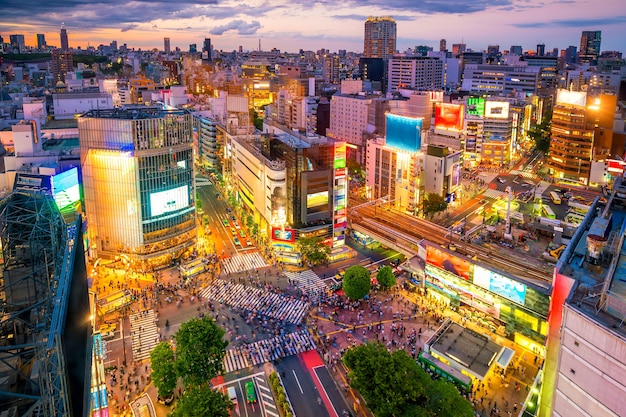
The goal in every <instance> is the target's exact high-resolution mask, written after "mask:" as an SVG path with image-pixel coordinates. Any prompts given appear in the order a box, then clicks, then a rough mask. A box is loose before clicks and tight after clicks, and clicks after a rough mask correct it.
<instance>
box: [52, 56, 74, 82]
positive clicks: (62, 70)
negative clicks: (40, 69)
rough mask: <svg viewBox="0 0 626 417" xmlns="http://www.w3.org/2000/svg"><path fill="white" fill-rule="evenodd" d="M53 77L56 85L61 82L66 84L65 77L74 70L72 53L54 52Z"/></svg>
mask: <svg viewBox="0 0 626 417" xmlns="http://www.w3.org/2000/svg"><path fill="white" fill-rule="evenodd" d="M51 63H52V76H53V78H54V83H58V82H59V81H63V82H65V75H66V74H67V73H68V72H71V71H72V69H73V68H74V62H73V61H72V53H71V52H67V51H63V50H59V49H55V50H54V51H52V60H51Z"/></svg>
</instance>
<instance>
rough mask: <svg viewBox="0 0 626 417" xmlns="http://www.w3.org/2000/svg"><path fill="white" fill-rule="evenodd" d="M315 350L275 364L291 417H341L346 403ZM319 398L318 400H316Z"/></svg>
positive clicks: (347, 407)
mask: <svg viewBox="0 0 626 417" xmlns="http://www.w3.org/2000/svg"><path fill="white" fill-rule="evenodd" d="M315 356H317V358H319V354H318V353H317V352H314V351H309V352H305V353H303V354H299V355H297V356H290V357H287V358H285V359H283V360H282V361H280V362H279V363H278V365H276V370H277V371H278V372H279V374H280V375H281V378H282V380H283V385H284V386H285V390H286V392H287V396H288V397H289V400H290V401H291V405H292V407H293V411H294V415H296V416H298V417H327V416H328V417H337V416H339V417H343V416H344V410H346V411H348V410H349V409H350V408H349V406H348V405H347V404H346V402H345V400H344V399H343V396H342V395H341V392H340V391H339V389H338V388H337V385H336V384H335V381H334V380H333V378H332V376H331V375H330V373H329V372H328V369H327V368H326V367H325V366H324V365H323V364H322V361H321V358H319V361H318V360H317V359H316V358H315ZM318 398H319V400H318Z"/></svg>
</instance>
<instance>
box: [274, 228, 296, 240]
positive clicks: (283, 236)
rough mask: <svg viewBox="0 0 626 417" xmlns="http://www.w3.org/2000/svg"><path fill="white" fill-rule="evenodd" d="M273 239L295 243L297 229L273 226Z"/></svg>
mask: <svg viewBox="0 0 626 417" xmlns="http://www.w3.org/2000/svg"><path fill="white" fill-rule="evenodd" d="M272 240H278V241H281V242H291V243H293V242H295V241H296V231H295V230H294V229H282V228H280V227H272Z"/></svg>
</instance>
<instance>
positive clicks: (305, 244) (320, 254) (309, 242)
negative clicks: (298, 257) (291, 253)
mask: <svg viewBox="0 0 626 417" xmlns="http://www.w3.org/2000/svg"><path fill="white" fill-rule="evenodd" d="M323 240H324V239H323V238H321V237H319V236H315V237H300V238H298V240H297V241H296V247H297V248H298V251H300V253H301V254H302V256H304V258H305V259H306V260H307V261H309V263H311V265H320V264H323V263H326V262H328V258H329V256H330V247H329V246H327V245H324V244H323V243H322V241H323Z"/></svg>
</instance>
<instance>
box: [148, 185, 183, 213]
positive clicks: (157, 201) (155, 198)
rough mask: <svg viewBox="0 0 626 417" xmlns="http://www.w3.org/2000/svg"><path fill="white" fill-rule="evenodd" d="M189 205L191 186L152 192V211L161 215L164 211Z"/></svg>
mask: <svg viewBox="0 0 626 417" xmlns="http://www.w3.org/2000/svg"><path fill="white" fill-rule="evenodd" d="M188 206H189V186H188V185H183V186H182V187H178V188H173V189H171V190H166V191H159V192H157V193H152V194H150V213H151V215H152V216H153V217H154V216H160V215H161V214H164V213H170V212H172V211H176V210H181V209H184V208H187V207H188Z"/></svg>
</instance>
